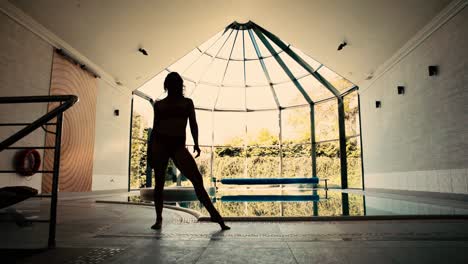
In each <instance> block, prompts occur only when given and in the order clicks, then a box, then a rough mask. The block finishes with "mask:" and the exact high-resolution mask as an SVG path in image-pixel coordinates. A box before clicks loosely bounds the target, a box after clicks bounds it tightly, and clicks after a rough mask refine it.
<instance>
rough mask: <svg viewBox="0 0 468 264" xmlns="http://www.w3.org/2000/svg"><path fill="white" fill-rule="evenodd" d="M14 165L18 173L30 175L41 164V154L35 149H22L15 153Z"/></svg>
mask: <svg viewBox="0 0 468 264" xmlns="http://www.w3.org/2000/svg"><path fill="white" fill-rule="evenodd" d="M15 165H16V166H15V167H16V168H15V169H16V173H18V174H19V175H22V176H32V175H34V174H35V173H36V172H37V171H38V170H39V167H40V166H41V154H39V152H38V151H37V150H35V149H25V150H22V151H20V152H19V153H18V154H17V155H16V158H15Z"/></svg>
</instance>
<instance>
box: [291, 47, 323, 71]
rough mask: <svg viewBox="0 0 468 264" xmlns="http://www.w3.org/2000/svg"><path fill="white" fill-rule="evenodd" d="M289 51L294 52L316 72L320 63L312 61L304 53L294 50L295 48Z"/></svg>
mask: <svg viewBox="0 0 468 264" xmlns="http://www.w3.org/2000/svg"><path fill="white" fill-rule="evenodd" d="M291 50H292V51H294V53H296V54H297V55H298V56H299V57H300V58H301V59H303V60H304V61H305V62H306V63H307V64H309V66H311V67H312V69H314V70H317V69H318V67H319V66H320V65H321V63H320V62H318V61H316V60H314V59H312V58H311V57H310V56H308V55H306V54H305V53H304V52H302V51H301V50H299V49H296V48H295V47H291Z"/></svg>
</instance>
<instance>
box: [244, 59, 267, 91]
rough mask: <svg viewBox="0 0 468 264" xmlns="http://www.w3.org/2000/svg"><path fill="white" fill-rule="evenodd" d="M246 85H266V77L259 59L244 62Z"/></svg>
mask: <svg viewBox="0 0 468 264" xmlns="http://www.w3.org/2000/svg"><path fill="white" fill-rule="evenodd" d="M245 75H246V84H247V85H268V79H267V77H266V75H265V72H264V71H263V68H262V64H261V63H260V61H259V60H252V61H246V62H245Z"/></svg>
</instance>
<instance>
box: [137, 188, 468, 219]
mask: <svg viewBox="0 0 468 264" xmlns="http://www.w3.org/2000/svg"><path fill="white" fill-rule="evenodd" d="M413 198H414V197H413ZM138 200H139V197H133V201H138ZM212 201H213V204H214V206H215V207H216V209H217V210H218V211H219V212H220V213H221V215H223V216H225V217H265V216H269V217H311V216H377V215H467V216H468V205H467V204H466V203H463V202H459V203H455V204H453V205H450V206H448V205H446V204H445V205H440V203H439V204H437V203H435V202H428V201H426V202H422V201H421V199H419V200H418V199H410V198H409V196H398V195H391V197H382V196H378V195H377V196H376V195H363V194H362V192H342V191H341V190H328V191H325V190H323V189H318V190H313V189H310V188H308V189H305V188H303V189H284V188H265V189H224V190H223V189H220V190H218V191H216V193H215V194H214V195H213V196H212ZM165 203H167V204H169V205H175V206H179V207H182V208H188V209H191V210H195V211H197V212H198V213H200V214H202V215H204V216H208V215H209V214H208V211H207V210H206V209H205V208H204V207H203V206H202V205H201V203H200V202H199V201H198V200H193V201H165Z"/></svg>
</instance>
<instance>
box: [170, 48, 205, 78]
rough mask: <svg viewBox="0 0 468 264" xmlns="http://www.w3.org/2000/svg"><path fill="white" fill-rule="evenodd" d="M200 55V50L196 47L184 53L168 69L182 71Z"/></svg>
mask: <svg viewBox="0 0 468 264" xmlns="http://www.w3.org/2000/svg"><path fill="white" fill-rule="evenodd" d="M200 56H201V52H200V51H199V50H198V49H194V50H192V51H191V52H189V54H187V55H185V56H184V57H182V58H181V59H179V60H177V61H176V62H174V63H173V64H172V65H171V66H169V67H168V69H169V70H170V71H175V72H179V73H181V72H184V71H185V69H187V67H189V66H190V65H191V64H192V63H194V62H195V60H197V59H198V58H199V57H200Z"/></svg>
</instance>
